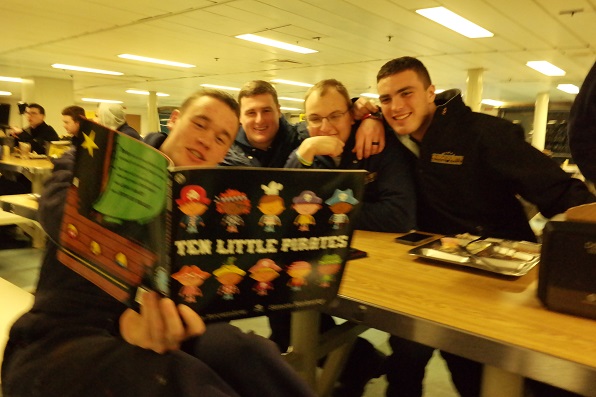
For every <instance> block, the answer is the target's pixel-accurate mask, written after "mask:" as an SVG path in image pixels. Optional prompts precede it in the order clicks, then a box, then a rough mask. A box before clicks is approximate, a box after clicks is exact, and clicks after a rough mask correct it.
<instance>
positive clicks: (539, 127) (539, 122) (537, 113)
mask: <svg viewBox="0 0 596 397" xmlns="http://www.w3.org/2000/svg"><path fill="white" fill-rule="evenodd" d="M548 101H549V94H548V92H541V93H539V94H538V95H537V96H536V105H535V106H534V130H533V132H532V146H534V147H535V148H536V149H538V150H544V140H545V137H546V123H547V121H548Z"/></svg>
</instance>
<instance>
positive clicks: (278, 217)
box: [170, 167, 365, 321]
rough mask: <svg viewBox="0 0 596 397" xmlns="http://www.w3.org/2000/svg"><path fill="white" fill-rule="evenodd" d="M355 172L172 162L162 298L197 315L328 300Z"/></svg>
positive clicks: (360, 175)
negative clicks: (167, 293) (167, 295)
mask: <svg viewBox="0 0 596 397" xmlns="http://www.w3.org/2000/svg"><path fill="white" fill-rule="evenodd" d="M364 174H365V173H364V172H360V171H355V172H354V171H336V170H334V171H330V170H316V171H315V170H296V169H271V168H269V169H267V168H236V167H220V168H210V169H201V170H197V169H195V170H190V169H183V168H178V169H173V170H172V190H171V192H172V200H171V201H170V202H171V203H172V205H173V208H172V218H171V221H172V227H171V229H170V230H171V231H172V241H173V243H172V253H171V255H170V258H171V271H172V278H173V279H174V281H173V282H172V283H171V294H172V296H174V295H175V294H176V295H177V299H179V300H181V301H182V302H185V303H186V304H188V305H189V306H191V307H193V308H195V310H196V311H198V312H199V313H201V315H202V316H203V318H204V319H205V320H206V321H210V320H221V319H226V320H227V319H232V318H239V317H250V316H257V315H263V314H266V313H268V312H274V311H279V310H288V309H301V308H308V307H313V306H318V305H322V304H325V303H326V302H328V301H330V300H331V299H333V298H334V297H335V296H336V294H337V290H338V288H339V283H340V281H341V277H342V274H343V269H344V266H345V262H346V258H347V256H348V253H349V247H350V241H351V237H352V231H353V228H352V223H351V222H350V220H351V219H353V217H355V216H357V214H358V212H359V210H360V207H361V201H362V191H363V180H364Z"/></svg>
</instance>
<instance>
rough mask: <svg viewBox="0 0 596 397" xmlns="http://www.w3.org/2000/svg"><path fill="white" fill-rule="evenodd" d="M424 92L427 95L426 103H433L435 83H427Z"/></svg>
mask: <svg viewBox="0 0 596 397" xmlns="http://www.w3.org/2000/svg"><path fill="white" fill-rule="evenodd" d="M426 92H427V95H428V103H433V102H434V101H435V97H436V96H437V94H435V85H434V84H431V85H429V86H428V88H427V89H426Z"/></svg>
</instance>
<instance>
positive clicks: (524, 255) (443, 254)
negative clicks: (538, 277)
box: [409, 237, 540, 276]
mask: <svg viewBox="0 0 596 397" xmlns="http://www.w3.org/2000/svg"><path fill="white" fill-rule="evenodd" d="M444 239H445V238H442V239H440V240H435V241H431V242H429V243H426V244H423V245H420V246H418V247H415V248H412V249H411V250H410V251H409V254H410V255H413V256H416V257H418V258H422V259H430V260H433V261H438V262H443V263H449V264H455V265H460V266H465V267H471V268H475V269H480V270H485V271H488V272H492V273H497V274H501V275H505V276H523V275H524V274H526V273H528V272H529V271H530V270H531V269H532V268H533V267H534V266H536V265H537V264H538V262H540V244H536V243H531V242H527V241H512V240H502V239H495V238H487V239H466V238H457V237H448V238H447V239H448V240H450V242H453V241H456V242H457V243H458V244H456V245H454V244H453V243H452V244H449V245H446V244H444V243H443V242H442V240H444ZM471 244H475V245H476V246H480V247H483V246H484V247H485V249H483V250H481V251H480V252H475V251H474V250H471V249H468V247H470V246H471Z"/></svg>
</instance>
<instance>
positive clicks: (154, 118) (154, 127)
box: [147, 91, 160, 132]
mask: <svg viewBox="0 0 596 397" xmlns="http://www.w3.org/2000/svg"><path fill="white" fill-rule="evenodd" d="M159 130H160V129H159V115H158V113H157V92H155V91H149V99H148V100H147V131H149V132H154V131H159Z"/></svg>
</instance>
